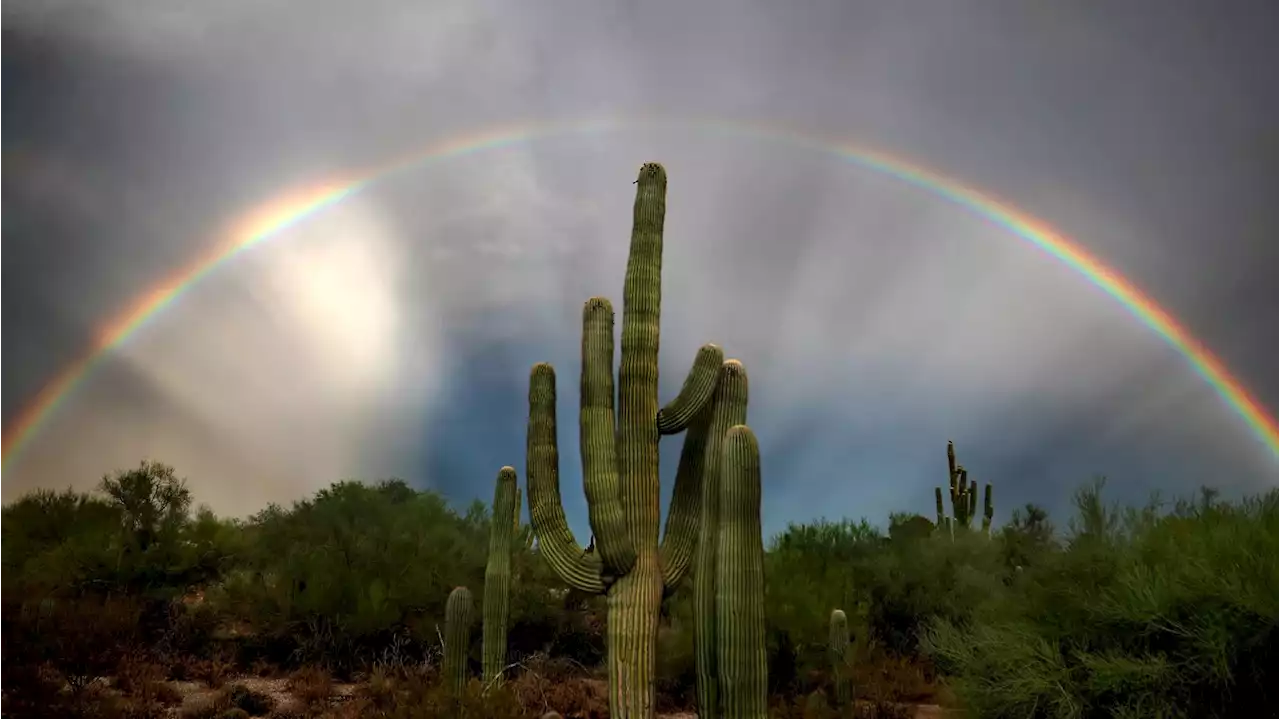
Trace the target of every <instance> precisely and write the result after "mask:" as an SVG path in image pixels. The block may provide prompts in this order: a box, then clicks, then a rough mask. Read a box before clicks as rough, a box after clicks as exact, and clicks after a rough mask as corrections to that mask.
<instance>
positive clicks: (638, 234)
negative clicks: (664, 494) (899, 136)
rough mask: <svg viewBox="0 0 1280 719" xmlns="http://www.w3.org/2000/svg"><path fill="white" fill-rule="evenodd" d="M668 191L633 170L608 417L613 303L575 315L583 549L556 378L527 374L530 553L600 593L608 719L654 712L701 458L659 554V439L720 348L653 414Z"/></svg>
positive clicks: (688, 474)
mask: <svg viewBox="0 0 1280 719" xmlns="http://www.w3.org/2000/svg"><path fill="white" fill-rule="evenodd" d="M666 192H667V175H666V171H665V170H664V169H663V168H662V166H661V165H658V164H656V163H648V164H645V165H644V166H643V167H641V168H640V174H639V177H638V178H637V180H636V199H635V206H634V213H633V222H632V230H631V249H630V254H629V256H628V259H627V271H626V278H625V280H624V282H623V311H622V360H621V363H620V366H619V370H618V385H619V387H618V392H617V408H616V409H617V411H616V413H615V407H614V376H613V349H614V348H613V323H614V314H613V306H612V305H611V304H610V303H609V301H608V300H607V299H603V298H599V297H597V298H592V299H590V300H588V301H587V303H586V305H585V306H584V307H583V311H582V375H581V407H580V410H579V432H580V442H579V444H580V447H581V454H582V470H583V471H582V483H583V489H584V490H585V492H586V495H587V507H588V519H589V521H590V524H591V531H592V533H593V534H594V537H595V551H593V552H585V551H583V549H582V547H581V546H580V545H579V544H578V543H577V541H576V540H575V539H574V537H573V533H572V532H571V531H570V530H569V527H568V524H567V522H566V521H565V516H564V508H563V505H562V504H561V500H560V480H559V450H558V448H557V441H556V416H555V412H556V404H555V397H556V395H555V392H556V389H555V370H553V369H552V367H551V365H548V364H537V365H534V367H533V370H532V371H531V373H530V377H529V432H528V445H527V455H528V457H527V468H526V471H527V473H528V491H529V519H530V522H531V524H532V525H533V528H534V532H535V533H536V535H537V539H538V546H539V551H540V553H541V554H542V556H543V557H545V558H546V559H547V562H548V563H549V564H550V565H551V567H552V568H553V569H554V570H555V572H556V574H558V575H559V576H560V578H561V579H562V580H563V581H564V582H565V583H567V584H569V585H570V586H571V587H573V588H574V589H577V590H579V591H583V592H589V593H599V594H605V595H606V596H607V597H608V669H609V677H610V679H609V711H610V713H609V715H610V716H612V717H614V718H615V719H634V718H637V717H639V718H648V717H652V716H653V713H654V699H655V694H654V691H655V686H654V679H655V675H654V670H655V659H656V657H655V653H656V649H657V632H658V610H659V606H660V604H661V601H662V595H663V591H664V590H666V591H670V590H673V589H675V587H676V586H677V585H678V584H679V582H680V581H681V580H682V579H683V578H684V575H685V573H686V572H687V571H688V569H689V561H690V556H691V554H692V550H693V546H694V545H695V544H696V543H697V535H696V529H697V515H698V503H699V494H700V486H699V483H700V481H701V476H700V475H701V467H700V465H701V462H700V461H695V460H696V459H697V455H698V454H699V453H694V454H693V455H688V453H685V454H682V457H681V459H682V461H681V468H680V470H679V471H678V472H677V474H676V486H675V490H674V492H673V495H672V503H671V511H670V512H669V513H668V515H667V522H666V532H665V533H664V535H663V537H662V542H661V546H659V541H658V524H659V513H660V509H661V508H660V507H659V484H658V438H659V436H660V435H669V434H676V433H678V432H681V431H683V430H684V429H686V428H688V427H689V425H690V423H691V422H693V420H694V418H695V417H697V416H698V415H699V414H700V413H701V412H702V410H703V409H704V408H705V407H706V405H707V404H708V403H709V402H711V401H712V396H713V393H714V391H715V386H716V380H717V378H718V376H719V370H720V366H721V364H722V363H723V360H724V356H723V353H722V352H721V351H720V349H719V348H718V347H716V346H714V345H706V346H704V347H702V348H701V349H700V350H699V352H698V355H697V357H696V359H695V360H694V365H693V368H692V369H691V370H690V371H689V375H688V377H687V378H686V380H685V383H684V386H683V387H682V388H681V390H680V394H679V395H678V396H677V397H676V398H675V400H673V401H672V402H671V404H670V405H668V406H666V407H664V408H663V409H662V410H661V411H659V409H658V329H659V319H660V315H661V304H662V242H663V236H662V233H663V223H664V221H665V215H666ZM615 423H616V424H615ZM687 457H689V458H690V461H689V462H685V461H684V460H685V459H686V458H687Z"/></svg>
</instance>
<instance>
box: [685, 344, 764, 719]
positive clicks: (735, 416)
mask: <svg viewBox="0 0 1280 719" xmlns="http://www.w3.org/2000/svg"><path fill="white" fill-rule="evenodd" d="M748 389H749V383H748V380H747V372H746V368H744V367H743V366H742V364H741V363H740V362H738V361H737V360H727V361H725V363H724V364H723V365H722V366H721V369H720V380H719V382H717V383H716V394H715V399H714V402H713V403H712V406H710V407H708V408H707V409H706V410H704V412H703V415H702V416H700V417H699V418H697V419H695V420H694V424H693V425H692V426H691V427H690V428H689V436H688V438H687V439H686V440H685V447H686V448H690V447H691V446H696V447H699V448H700V449H701V450H702V453H703V454H702V500H701V507H699V509H700V512H699V515H698V536H699V537H700V538H701V541H699V542H698V544H697V546H696V547H695V548H694V553H693V651H694V662H695V667H696V670H697V688H698V691H697V696H698V715H699V716H720V700H719V696H718V695H719V679H718V676H719V673H718V672H717V670H716V661H717V659H716V657H717V653H716V651H717V650H716V644H717V638H716V594H717V575H716V558H717V555H718V551H717V546H718V544H717V541H718V540H717V537H718V536H719V532H720V526H721V523H720V519H721V511H720V493H721V485H722V483H723V481H724V462H723V447H724V440H725V435H726V434H727V433H728V431H729V429H730V428H731V427H734V426H736V425H740V424H746V422H747V401H748V396H749V393H748ZM695 438H698V439H699V440H700V441H699V442H698V444H697V445H693V444H692V443H693V441H694V439H695Z"/></svg>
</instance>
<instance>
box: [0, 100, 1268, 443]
mask: <svg viewBox="0 0 1280 719" xmlns="http://www.w3.org/2000/svg"><path fill="white" fill-rule="evenodd" d="M658 126H668V127H672V128H676V129H686V130H690V129H691V130H699V131H708V132H712V133H717V134H727V135H733V136H738V137H744V138H748V139H754V140H762V141H767V142H773V143H783V144H786V145H789V146H792V147H796V148H799V149H806V150H810V151H815V152H819V153H823V154H828V155H834V156H836V157H839V158H841V159H843V160H846V161H848V162H851V163H853V164H855V165H858V166H860V167H863V168H865V169H868V170H873V171H875V172H879V173H882V174H885V175H888V176H890V177H894V178H896V179H898V180H901V181H903V182H906V183H908V184H910V185H914V186H915V187H917V188H919V189H921V190H924V191H926V192H929V193H932V194H934V195H936V196H939V197H943V198H945V199H947V200H950V201H951V202H954V203H956V204H957V205H960V206H961V207H963V208H965V209H967V210H969V211H971V212H973V213H975V214H976V215H978V216H981V217H984V218H986V219H988V220H990V221H991V222H993V223H995V224H996V225H999V226H1000V227H1003V228H1005V229H1007V230H1009V231H1010V232H1012V233H1013V234H1014V235H1016V236H1018V237H1020V238H1022V239H1024V240H1026V241H1028V242H1030V243H1031V244H1033V245H1035V246H1036V247H1038V248H1040V249H1041V250H1044V251H1045V252H1047V253H1049V254H1050V255H1052V256H1053V257H1055V258H1057V259H1058V260H1060V261H1061V262H1062V263H1063V264H1065V265H1067V266H1068V267H1070V268H1072V269H1073V270H1075V271H1076V272H1078V273H1080V274H1081V275H1082V276H1084V277H1085V278H1086V279H1087V280H1089V281H1090V282H1091V283H1093V284H1094V285H1096V286H1097V287H1099V288H1101V289H1102V290H1103V291H1104V292H1106V293H1107V294H1108V295H1110V296H1111V297H1113V298H1115V299H1116V300H1117V301H1118V302H1119V303H1120V304H1121V305H1122V306H1123V307H1124V308H1125V309H1126V310H1128V312H1129V313H1130V314H1132V315H1133V316H1134V317H1136V318H1137V319H1138V320H1139V321H1140V322H1142V324H1144V325H1146V326H1147V327H1148V328H1150V329H1151V330H1152V331H1153V332H1155V333H1156V334H1158V335H1160V336H1161V337H1162V338H1164V340H1165V341H1166V342H1167V343H1168V344H1169V345H1171V346H1172V347H1173V348H1174V349H1175V350H1177V351H1178V352H1179V353H1180V354H1181V355H1182V356H1183V357H1185V358H1186V360H1187V362H1188V363H1189V364H1190V365H1191V367H1192V369H1193V370H1194V371H1195V372H1196V373H1197V374H1199V375H1200V376H1201V377H1202V378H1203V379H1204V380H1205V381H1206V382H1207V383H1208V384H1209V385H1210V386H1212V387H1213V389H1214V390H1215V391H1216V392H1217V393H1218V395H1219V396H1221V397H1222V399H1223V400H1224V401H1225V402H1226V403H1227V404H1228V405H1229V406H1230V407H1231V408H1232V409H1234V410H1235V411H1236V412H1237V413H1238V414H1239V415H1240V416H1241V418H1243V419H1244V421H1245V423H1246V424H1247V425H1248V426H1249V428H1250V429H1251V430H1252V432H1253V433H1254V434H1256V435H1257V437H1258V438H1259V439H1261V440H1262V441H1263V443H1265V444H1266V446H1267V447H1269V448H1270V450H1271V451H1272V452H1280V431H1278V430H1277V425H1276V420H1275V419H1274V418H1272V417H1271V416H1270V415H1269V414H1268V413H1267V411H1266V410H1265V408H1264V407H1263V406H1262V404H1261V403H1259V402H1258V401H1257V400H1256V399H1255V398H1253V397H1251V396H1250V394H1249V392H1248V391H1247V390H1246V389H1245V387H1244V386H1243V385H1242V384H1241V382H1240V381H1239V380H1237V379H1236V378H1235V377H1233V376H1232V375H1231V374H1230V373H1229V372H1228V371H1227V368H1226V367H1225V366H1224V365H1223V364H1222V362H1221V361H1220V360H1219V359H1218V358H1216V357H1215V356H1214V355H1213V353H1212V352H1210V351H1209V349H1208V348H1207V347H1205V346H1204V345H1203V344H1202V343H1200V342H1199V341H1198V340H1196V339H1195V338H1194V337H1192V336H1191V334H1190V332H1188V331H1187V329H1186V328H1184V327H1182V326H1181V325H1179V324H1178V323H1177V322H1176V321H1175V320H1174V319H1173V317H1172V316H1170V315H1169V313H1168V312H1166V311H1165V310H1163V309H1162V308H1161V307H1160V306H1159V305H1157V304H1156V302H1155V301H1154V300H1152V299H1151V298H1150V297H1148V296H1147V295H1145V294H1144V293H1143V292H1142V291H1141V290H1140V289H1138V288H1137V287H1136V286H1134V285H1133V283H1131V282H1129V281H1128V280H1126V279H1125V278H1124V277H1122V276H1121V275H1120V274H1119V273H1118V272H1116V271H1115V270H1113V269H1111V268H1110V267H1107V266H1106V265H1105V264H1103V263H1102V261H1101V260H1099V259H1098V258H1096V257H1094V256H1093V255H1092V254H1090V253H1089V252H1088V251H1086V250H1085V249H1084V248H1082V247H1080V246H1079V245H1077V244H1075V243H1073V242H1072V241H1071V240H1070V239H1068V238H1067V237H1066V236H1065V235H1063V234H1062V233H1060V232H1058V231H1056V230H1054V229H1053V228H1052V227H1050V226H1049V225H1047V224H1045V223H1044V222H1042V221H1041V220H1039V219H1037V218H1035V217H1032V216H1031V215H1028V214H1027V213H1025V212H1021V211H1019V210H1017V209H1015V208H1013V207H1011V206H1009V205H1007V204H1005V203H1004V202H1001V201H1000V200H998V199H996V198H993V197H991V196H989V195H987V194H985V193H982V192H980V191H978V190H976V189H974V188H971V187H967V186H965V185H964V184H962V183H960V182H958V181H956V180H954V179H952V178H949V177H947V176H945V175H942V174H939V173H937V172H934V171H932V170H929V169H927V168H924V167H921V166H919V165H916V164H914V163H911V162H909V161H907V160H904V159H902V158H899V157H893V156H890V155H887V154H884V153H882V152H877V151H875V150H871V149H868V148H865V147H860V146H858V145H854V144H850V143H845V142H840V141H834V140H831V139H827V138H823V137H819V136H816V135H810V134H805V133H801V132H798V131H796V130H794V129H790V128H785V127H779V126H770V125H763V124H753V123H745V122H738V121H726V120H714V119H693V120H689V119H670V118H644V119H635V118H630V119H618V118H608V119H601V120H592V121H580V122H550V123H521V124H515V125H507V126H500V127H494V128H491V129H489V130H487V131H483V132H478V133H472V134H467V135H464V136H459V137H453V138H450V139H445V140H440V141H437V142H434V143H432V144H429V145H427V146H426V147H424V148H421V149H419V150H417V151H415V152H410V153H407V154H405V155H402V156H400V157H397V158H396V159H394V160H392V161H391V162H387V163H383V164H381V165H377V166H373V167H370V168H367V169H365V170H363V171H359V172H354V173H350V174H348V175H345V176H340V177H336V178H332V179H330V180H328V181H325V182H320V183H317V184H315V185H313V186H309V187H305V188H302V189H301V190H300V191H296V192H289V193H285V194H282V195H281V196H279V197H277V198H275V199H273V200H271V201H269V202H267V203H265V204H263V205H262V206H260V207H258V208H255V209H254V210H252V211H250V212H248V213H246V214H245V215H244V216H243V217H241V218H239V219H237V220H236V221H235V222H233V223H232V224H231V225H230V226H229V228H228V229H227V230H226V231H225V232H223V233H221V234H220V240H219V241H217V242H215V243H214V244H213V247H212V248H211V249H210V250H209V251H207V252H205V253H204V254H202V255H200V256H199V257H197V258H195V259H194V260H193V261H191V262H190V263H188V264H187V265H186V266H184V267H182V268H181V269H179V270H177V271H175V272H173V273H172V274H170V275H169V276H168V277H166V278H165V279H164V280H162V281H161V282H159V283H158V284H156V285H155V286H154V287H152V288H150V289H149V290H147V291H146V292H145V293H143V294H142V295H140V296H139V297H137V298H136V299H135V300H134V301H133V302H131V303H130V304H129V305H128V306H127V307H126V308H125V309H124V310H123V311H121V312H120V313H118V314H117V315H116V316H114V317H113V318H112V319H111V320H110V321H108V322H107V323H105V324H104V325H103V326H102V328H101V329H100V330H99V331H98V332H97V333H96V334H95V337H94V339H93V341H92V343H91V344H90V345H89V346H88V347H87V348H86V349H85V351H84V352H83V353H82V354H81V355H80V356H79V357H78V358H77V359H76V360H75V361H74V362H72V363H70V364H69V365H67V366H66V367H65V368H64V369H63V370H62V371H61V372H59V373H58V374H57V375H56V376H55V377H53V378H52V379H51V380H50V381H49V382H47V383H46V384H45V385H44V387H43V388H42V389H41V390H40V392H39V393H38V394H37V395H36V396H35V397H34V398H33V399H32V400H31V401H30V402H29V403H28V404H27V405H26V406H25V407H24V409H23V410H22V411H21V412H20V413H19V414H18V415H17V416H16V417H15V419H14V420H13V421H12V422H11V423H10V426H8V427H6V428H5V429H4V434H3V443H2V448H0V457H2V458H0V468H5V467H8V466H10V465H11V464H12V463H13V461H14V459H15V458H16V457H17V456H19V455H20V454H21V450H22V449H23V448H24V447H25V446H26V445H27V444H29V443H30V441H31V440H32V438H34V437H35V436H36V434H38V433H39V431H40V429H41V428H42V427H43V426H44V425H45V424H46V423H47V422H48V421H49V419H50V418H51V417H52V416H53V415H54V414H55V413H56V412H57V411H58V409H59V408H60V407H61V406H63V405H64V404H66V403H67V401H68V399H69V398H70V397H71V396H72V395H73V394H74V392H75V390H76V388H77V387H78V386H79V385H80V384H82V383H83V382H84V380H85V378H86V377H88V376H89V375H90V374H91V373H92V372H93V369H94V367H95V366H97V364H98V363H100V362H101V361H102V359H103V358H104V357H106V356H107V355H108V354H109V353H110V352H111V350H113V349H114V348H116V347H118V346H120V344H121V343H123V342H125V341H126V340H127V339H128V338H129V337H130V336H131V335H132V334H133V333H134V332H136V331H138V329H139V328H140V327H142V326H143V325H145V324H146V323H147V321H148V320H150V319H151V318H152V317H154V316H155V315H156V314H158V313H159V312H160V311H162V310H163V309H164V308H166V307H168V306H170V305H171V304H173V303H174V302H176V301H178V300H179V299H180V298H181V296H182V295H183V293H184V292H186V291H187V290H188V289H190V288H191V287H192V286H194V285H195V284H197V283H198V282H200V280H202V279H203V278H205V277H207V276H208V275H210V274H211V273H213V272H214V271H215V270H216V269H218V268H219V267H221V266H223V265H225V264H226V263H228V262H230V261H231V260H233V259H235V258H236V257H237V256H239V255H240V254H242V253H244V252H247V251H249V250H250V249H252V248H253V247H255V246H256V245H258V244H259V243H262V242H265V241H266V240H268V239H270V238H272V237H274V236H276V235H277V234H279V233H280V232H281V231H282V230H284V229H285V228H288V227H290V226H292V225H295V224H297V223H298V222H300V221H302V220H304V219H306V218H308V217H311V216H312V215H315V214H316V213H318V212H320V211H321V210H323V209H325V208H326V207H329V206H332V205H334V204H336V203H339V202H341V201H342V200H343V199H345V198H347V197H350V196H351V195H353V194H355V193H357V192H359V191H361V190H362V189H364V188H366V187H368V186H369V185H370V184H372V183H373V182H375V181H377V180H380V179H383V178H386V177H387V176H389V175H392V174H395V173H397V172H399V171H402V170H406V169H409V168H415V167H419V166H421V165H425V164H430V163H434V162H439V161H442V160H446V159H450V158H455V157H459V156H463V155H470V154H475V153H479V152H484V151H488V150H497V149H500V148H503V147H509V146H512V145H516V144H520V143H524V142H528V141H530V140H533V139H538V138H545V137H548V136H553V135H567V134H577V133H590V132H607V131H616V130H620V129H625V128H628V127H658Z"/></svg>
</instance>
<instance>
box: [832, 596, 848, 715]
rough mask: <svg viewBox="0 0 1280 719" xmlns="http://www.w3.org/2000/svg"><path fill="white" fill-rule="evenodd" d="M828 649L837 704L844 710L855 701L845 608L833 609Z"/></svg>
mask: <svg viewBox="0 0 1280 719" xmlns="http://www.w3.org/2000/svg"><path fill="white" fill-rule="evenodd" d="M827 651H828V652H829V653H830V655H831V679H832V681H833V682H834V683H835V689H836V706H837V707H839V708H840V709H841V710H843V709H845V708H846V707H848V706H849V703H850V702H852V701H853V677H852V676H850V675H849V669H850V667H849V621H848V619H846V618H845V615H844V611H843V610H840V609H833V610H831V634H830V638H829V639H828V644H827Z"/></svg>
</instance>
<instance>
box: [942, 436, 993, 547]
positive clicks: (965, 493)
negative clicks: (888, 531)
mask: <svg viewBox="0 0 1280 719" xmlns="http://www.w3.org/2000/svg"><path fill="white" fill-rule="evenodd" d="M947 474H948V477H949V479H948V485H949V489H950V496H951V515H952V516H951V517H943V507H942V489H941V488H935V489H934V500H935V503H936V504H937V511H938V519H939V527H941V525H942V523H943V521H944V520H945V523H946V525H947V527H948V529H949V530H950V532H951V534H952V535H953V536H954V535H955V530H956V527H960V528H962V529H969V528H970V527H971V526H972V525H973V517H974V515H976V514H977V510H978V483H977V482H976V481H974V482H970V481H969V472H968V470H966V469H965V468H964V467H963V466H961V465H959V464H957V463H956V446H955V443H954V442H951V441H948V442H947ZM984 505H985V506H984V507H983V519H982V529H983V531H984V532H987V533H988V534H989V533H990V530H991V518H992V516H993V514H994V509H993V507H992V504H991V485H990V484H988V485H987V486H986V491H985V496H984Z"/></svg>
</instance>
